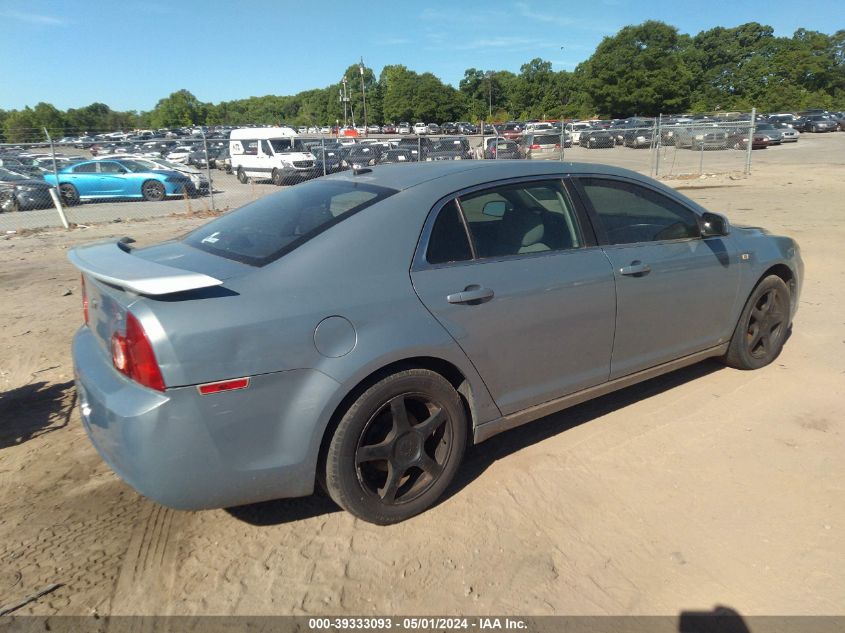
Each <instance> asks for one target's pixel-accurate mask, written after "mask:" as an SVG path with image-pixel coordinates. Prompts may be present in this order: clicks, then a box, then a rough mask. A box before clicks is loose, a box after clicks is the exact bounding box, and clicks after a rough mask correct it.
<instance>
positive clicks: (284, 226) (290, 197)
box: [184, 180, 396, 266]
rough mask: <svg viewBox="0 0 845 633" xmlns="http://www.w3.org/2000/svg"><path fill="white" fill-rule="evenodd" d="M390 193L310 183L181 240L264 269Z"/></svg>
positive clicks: (355, 185)
mask: <svg viewBox="0 0 845 633" xmlns="http://www.w3.org/2000/svg"><path fill="white" fill-rule="evenodd" d="M394 193H396V191H395V190H393V189H387V188H384V187H376V186H373V185H366V184H362V183H357V182H346V181H331V180H329V181H322V180H315V181H311V182H308V183H303V184H301V185H297V186H296V187H290V188H289V189H285V190H284V191H280V192H278V193H274V194H271V195H269V196H265V197H264V198H260V199H259V200H256V201H255V202H252V203H250V204H247V205H246V206H244V207H241V208H240V209H238V210H236V211H233V212H232V213H230V214H228V215H225V216H223V217H221V218H219V219H217V220H214V221H213V222H209V223H208V224H206V225H205V226H202V227H200V228H199V229H197V230H196V231H193V232H192V233H189V234H188V235H187V236H186V237H185V238H184V239H185V242H186V243H187V244H189V245H191V246H193V247H195V248H199V249H201V250H204V251H207V252H209V253H213V254H215V255H219V256H221V257H225V258H227V259H233V260H235V261H239V262H243V263H245V264H250V265H252V266H264V265H265V264H268V263H270V262H272V261H274V260H276V259H278V258H279V257H282V256H283V255H285V254H286V253H289V252H290V251H292V250H294V249H295V248H297V247H298V246H300V245H302V244H304V243H305V242H307V241H308V240H310V239H311V238H312V237H314V236H315V235H318V234H319V233H322V232H323V231H325V230H326V229H328V228H329V227H331V226H334V225H335V224H337V223H339V222H341V221H342V220H344V219H346V218H347V217H349V216H351V215H352V214H354V213H356V212H358V211H360V210H361V209H364V208H366V207H368V206H370V205H372V204H375V203H376V202H378V201H380V200H383V199H384V198H387V197H388V196H391V195H393V194H394Z"/></svg>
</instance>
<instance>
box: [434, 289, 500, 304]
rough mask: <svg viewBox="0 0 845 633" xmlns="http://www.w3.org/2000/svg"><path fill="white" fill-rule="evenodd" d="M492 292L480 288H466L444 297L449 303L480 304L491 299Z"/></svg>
mask: <svg viewBox="0 0 845 633" xmlns="http://www.w3.org/2000/svg"><path fill="white" fill-rule="evenodd" d="M493 294H494V293H493V291H492V290H490V289H489V288H482V287H481V286H476V285H473V286H467V287H466V288H464V289H463V290H462V291H461V292H455V293H453V294H450V295H448V296H447V297H446V301H448V302H449V303H472V304H476V303H482V302H483V301H488V300H490V299H492V298H493Z"/></svg>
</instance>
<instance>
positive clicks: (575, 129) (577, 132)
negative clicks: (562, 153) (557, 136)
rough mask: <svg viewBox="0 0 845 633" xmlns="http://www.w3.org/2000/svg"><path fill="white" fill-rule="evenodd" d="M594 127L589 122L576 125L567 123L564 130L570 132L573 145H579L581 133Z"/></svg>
mask: <svg viewBox="0 0 845 633" xmlns="http://www.w3.org/2000/svg"><path fill="white" fill-rule="evenodd" d="M592 127H593V126H592V125H590V123H589V122H588V121H576V122H574V123H567V124H566V126H565V127H564V128H563V129H564V130H566V131H567V132H569V136H571V137H572V144H573V145H577V144H578V140H579V139H580V138H581V132H583V131H584V130H590V129H592Z"/></svg>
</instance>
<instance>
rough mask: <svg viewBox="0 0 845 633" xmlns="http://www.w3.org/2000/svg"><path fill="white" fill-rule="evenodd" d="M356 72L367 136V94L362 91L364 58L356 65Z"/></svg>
mask: <svg viewBox="0 0 845 633" xmlns="http://www.w3.org/2000/svg"><path fill="white" fill-rule="evenodd" d="M358 70H360V71H361V98H362V99H363V101H364V134H365V135H366V134H369V130H367V92H366V90H364V58H363V57H361V63H360V64H358Z"/></svg>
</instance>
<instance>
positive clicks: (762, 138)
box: [727, 130, 769, 149]
mask: <svg viewBox="0 0 845 633" xmlns="http://www.w3.org/2000/svg"><path fill="white" fill-rule="evenodd" d="M727 145H728V147H733V148H734V149H746V148H747V147H748V130H745V131H740V132H734V133H733V134H731V135H730V136H728V140H727ZM768 146H769V137H768V136H766V135H765V134H759V133H755V134H754V137H753V138H752V139H751V149H765V148H767V147H768Z"/></svg>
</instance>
